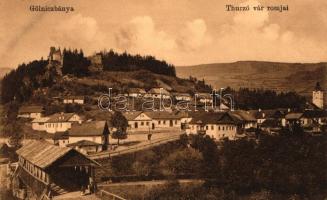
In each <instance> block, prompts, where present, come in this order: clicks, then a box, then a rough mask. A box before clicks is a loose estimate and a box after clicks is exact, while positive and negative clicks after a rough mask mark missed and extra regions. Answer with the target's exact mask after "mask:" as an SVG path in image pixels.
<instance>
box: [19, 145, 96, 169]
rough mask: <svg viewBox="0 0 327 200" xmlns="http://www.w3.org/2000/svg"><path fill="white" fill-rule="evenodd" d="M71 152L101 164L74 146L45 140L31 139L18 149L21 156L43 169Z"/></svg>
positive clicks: (91, 162)
mask: <svg viewBox="0 0 327 200" xmlns="http://www.w3.org/2000/svg"><path fill="white" fill-rule="evenodd" d="M70 152H73V153H75V155H76V154H77V155H79V156H80V157H82V158H83V159H84V160H85V161H87V162H88V163H89V164H95V165H99V164H98V163H97V162H95V161H93V160H91V159H89V158H87V157H86V156H84V155H83V154H81V153H79V152H77V151H76V150H74V149H72V148H69V147H59V146H56V145H53V144H50V143H48V142H46V141H44V140H32V141H29V142H28V143H27V144H25V145H24V146H23V147H21V148H20V149H18V150H17V151H16V153H17V154H18V155H19V156H21V157H23V158H24V159H26V160H28V161H29V162H31V163H32V164H34V165H36V166H38V167H40V168H41V169H46V168H48V167H50V166H51V165H52V164H53V163H54V162H56V161H57V160H59V159H60V158H62V157H64V156H66V155H67V154H68V153H70Z"/></svg>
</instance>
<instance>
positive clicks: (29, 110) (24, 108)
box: [18, 106, 43, 114]
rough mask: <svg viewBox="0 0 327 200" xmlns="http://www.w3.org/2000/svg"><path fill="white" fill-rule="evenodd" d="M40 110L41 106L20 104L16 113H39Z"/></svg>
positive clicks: (41, 109)
mask: <svg viewBox="0 0 327 200" xmlns="http://www.w3.org/2000/svg"><path fill="white" fill-rule="evenodd" d="M42 111H43V107H42V106H22V107H20V108H19V111H18V113H20V114H22V113H41V112H42Z"/></svg>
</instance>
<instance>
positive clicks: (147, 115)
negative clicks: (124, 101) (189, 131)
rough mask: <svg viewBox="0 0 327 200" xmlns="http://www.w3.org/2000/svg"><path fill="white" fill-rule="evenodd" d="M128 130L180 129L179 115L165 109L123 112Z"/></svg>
mask: <svg viewBox="0 0 327 200" xmlns="http://www.w3.org/2000/svg"><path fill="white" fill-rule="evenodd" d="M124 116H125V118H126V119H127V121H128V129H127V130H128V131H130V132H137V131H142V132H144V131H166V130H178V131H179V130H181V116H179V115H176V114H175V113H172V112H167V111H151V112H142V111H137V112H125V113H124Z"/></svg>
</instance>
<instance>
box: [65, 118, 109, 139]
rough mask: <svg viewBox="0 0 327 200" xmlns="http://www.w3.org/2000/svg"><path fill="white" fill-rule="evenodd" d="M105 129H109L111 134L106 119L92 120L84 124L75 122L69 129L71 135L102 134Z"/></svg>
mask: <svg viewBox="0 0 327 200" xmlns="http://www.w3.org/2000/svg"><path fill="white" fill-rule="evenodd" d="M105 129H107V133H108V134H109V129H108V124H107V122H106V121H91V122H85V123H83V124H74V125H73V126H72V128H71V129H70V130H69V136H70V137H71V136H76V137H77V136H86V137H87V136H102V135H103V134H104V131H105Z"/></svg>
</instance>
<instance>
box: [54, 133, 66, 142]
mask: <svg viewBox="0 0 327 200" xmlns="http://www.w3.org/2000/svg"><path fill="white" fill-rule="evenodd" d="M52 139H53V140H60V139H68V132H67V131H65V132H56V133H54V134H53V137H52Z"/></svg>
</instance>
